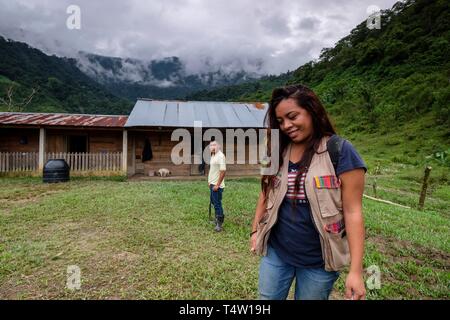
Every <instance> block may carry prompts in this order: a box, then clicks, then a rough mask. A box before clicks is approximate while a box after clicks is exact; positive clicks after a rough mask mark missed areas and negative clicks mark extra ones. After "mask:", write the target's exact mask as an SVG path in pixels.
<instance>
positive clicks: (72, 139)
mask: <svg viewBox="0 0 450 320" xmlns="http://www.w3.org/2000/svg"><path fill="white" fill-rule="evenodd" d="M68 142H69V145H68V151H69V152H87V136H69V137H68Z"/></svg>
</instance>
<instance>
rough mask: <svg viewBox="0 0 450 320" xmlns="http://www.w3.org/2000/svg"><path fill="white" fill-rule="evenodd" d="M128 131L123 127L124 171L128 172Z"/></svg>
mask: <svg viewBox="0 0 450 320" xmlns="http://www.w3.org/2000/svg"><path fill="white" fill-rule="evenodd" d="M127 160H128V131H127V130H126V129H123V142H122V171H123V172H124V173H125V174H127V170H128V163H127Z"/></svg>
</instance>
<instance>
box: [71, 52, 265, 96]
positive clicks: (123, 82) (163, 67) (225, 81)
mask: <svg viewBox="0 0 450 320" xmlns="http://www.w3.org/2000/svg"><path fill="white" fill-rule="evenodd" d="M205 63H207V62H205ZM77 65H78V67H79V68H80V70H82V71H83V72H85V73H86V74H87V75H88V76H90V77H91V78H92V79H94V80H96V81H97V82H99V83H101V84H102V85H104V86H105V87H106V88H107V89H109V90H110V91H111V92H113V93H115V94H117V95H119V96H121V97H124V98H127V99H130V100H133V101H134V100H136V98H139V97H146V98H153V99H179V98H182V97H184V96H186V95H187V94H189V93H193V92H196V91H199V90H205V89H212V88H217V87H222V86H225V85H234V84H240V83H243V82H246V81H249V80H256V79H258V78H260V77H261V74H260V73H257V72H248V71H244V70H243V69H242V67H239V66H229V65H217V66H209V69H212V70H213V71H203V72H201V71H197V72H193V71H190V72H188V71H187V69H186V65H185V63H184V62H183V61H182V60H180V59H179V58H178V57H168V58H164V59H160V60H151V61H143V60H138V59H130V58H125V59H123V58H117V57H106V56H100V55H95V54H90V53H85V52H80V53H79V55H78V58H77ZM253 68H254V69H255V70H258V63H257V61H255V63H254V65H253Z"/></svg>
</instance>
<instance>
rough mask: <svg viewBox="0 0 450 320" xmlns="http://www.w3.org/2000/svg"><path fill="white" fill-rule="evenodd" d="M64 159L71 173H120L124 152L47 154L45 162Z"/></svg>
mask: <svg viewBox="0 0 450 320" xmlns="http://www.w3.org/2000/svg"><path fill="white" fill-rule="evenodd" d="M50 159H64V160H66V162H67V164H68V165H69V166H70V170H71V171H120V170H122V152H112V153H77V152H75V153H62V152H57V153H53V152H51V153H47V154H46V158H45V161H47V160H50Z"/></svg>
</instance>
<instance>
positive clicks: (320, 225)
mask: <svg viewBox="0 0 450 320" xmlns="http://www.w3.org/2000/svg"><path fill="white" fill-rule="evenodd" d="M266 120H267V121H268V125H269V128H270V129H271V130H273V129H279V141H278V142H279V143H278V148H279V150H278V151H275V152H277V153H278V155H279V157H280V158H279V159H280V162H279V163H280V167H279V170H278V172H277V174H276V175H269V176H263V177H262V181H261V186H262V191H261V192H260V195H259V200H258V203H257V207H256V213H255V218H254V221H253V224H252V232H251V235H250V236H251V240H250V247H251V251H252V252H256V253H257V254H260V255H262V256H263V257H262V259H261V263H260V269H259V297H260V299H277V300H278V299H286V298H287V296H288V293H289V290H290V287H291V284H292V282H293V280H294V278H295V280H296V281H295V299H315V300H318V299H320V300H325V299H328V298H329V295H330V292H331V290H332V288H333V285H334V283H335V281H336V280H337V278H338V277H339V271H340V270H342V269H343V268H344V267H345V266H347V265H350V268H349V273H348V276H347V279H346V281H345V288H346V289H345V296H346V298H347V299H355V300H359V299H365V295H366V291H365V287H364V280H363V266H362V263H363V253H364V222H363V216H362V195H363V191H364V174H365V172H366V171H367V168H366V165H365V164H364V162H363V160H362V159H361V157H360V156H359V154H358V153H357V152H356V150H355V149H354V147H353V146H352V144H351V143H350V142H349V141H347V140H344V139H342V138H340V137H339V136H337V135H336V132H335V130H334V128H333V126H332V124H331V122H330V120H329V118H328V115H327V113H326V111H325V109H324V107H323V105H322V104H321V102H320V100H319V99H318V97H317V96H316V94H315V93H314V92H313V91H312V90H310V89H309V88H307V87H305V86H302V85H292V86H287V87H283V88H278V89H275V90H274V91H273V93H272V98H271V101H270V104H269V109H268V112H267V115H266ZM270 137H271V135H269V138H270ZM330 139H331V140H330ZM269 146H270V143H269ZM269 152H270V150H269ZM269 154H270V153H269Z"/></svg>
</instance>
